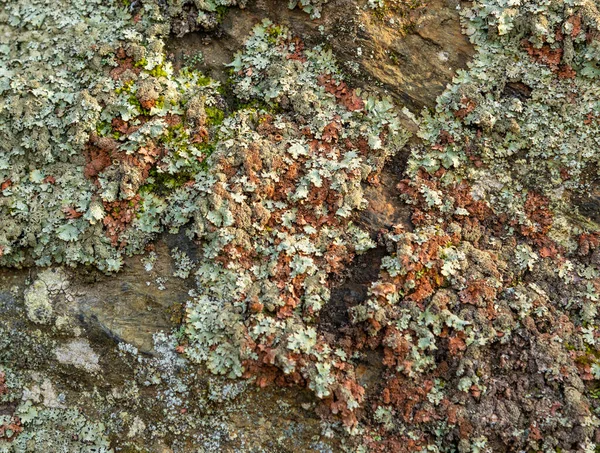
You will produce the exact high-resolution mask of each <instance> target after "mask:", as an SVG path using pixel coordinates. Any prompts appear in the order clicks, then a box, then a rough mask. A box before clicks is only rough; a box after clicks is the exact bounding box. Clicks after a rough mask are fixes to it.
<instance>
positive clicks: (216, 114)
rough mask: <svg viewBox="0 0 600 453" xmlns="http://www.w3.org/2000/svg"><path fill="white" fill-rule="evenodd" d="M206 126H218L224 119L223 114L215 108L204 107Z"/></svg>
mask: <svg viewBox="0 0 600 453" xmlns="http://www.w3.org/2000/svg"><path fill="white" fill-rule="evenodd" d="M205 111H206V119H207V124H208V125H210V126H218V125H220V124H221V123H223V120H224V119H225V112H224V111H223V110H221V109H219V108H217V107H206V108H205Z"/></svg>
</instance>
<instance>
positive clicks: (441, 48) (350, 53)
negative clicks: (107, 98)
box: [168, 0, 474, 112]
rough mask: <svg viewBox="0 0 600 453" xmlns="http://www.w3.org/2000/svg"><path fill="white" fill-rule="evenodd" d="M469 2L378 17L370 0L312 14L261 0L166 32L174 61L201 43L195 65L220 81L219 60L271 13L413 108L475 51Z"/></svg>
mask: <svg viewBox="0 0 600 453" xmlns="http://www.w3.org/2000/svg"><path fill="white" fill-rule="evenodd" d="M466 3H467V2H460V1H458V0H433V1H429V2H427V4H426V5H425V3H422V4H419V6H416V7H414V9H413V10H410V9H409V7H406V9H407V12H408V13H409V14H407V16H409V17H408V18H406V19H405V18H400V17H401V16H400V15H390V16H384V17H382V16H381V14H378V12H377V11H376V10H373V9H371V8H369V7H368V6H367V0H360V1H355V0H332V1H330V2H329V3H327V4H326V5H325V6H324V7H323V11H322V14H321V18H319V19H316V20H310V19H309V18H308V16H307V15H306V14H305V13H303V12H302V11H299V10H298V9H294V10H290V9H289V8H288V7H287V2H285V1H280V0H258V1H255V2H250V4H249V5H248V6H247V7H246V8H244V9H231V10H229V12H228V13H227V14H226V15H225V17H224V19H223V23H222V24H221V27H220V28H219V30H218V31H217V32H212V33H193V34H187V35H185V36H183V37H181V38H173V39H171V41H170V43H169V45H168V52H170V53H172V54H173V57H174V60H175V66H176V67H178V66H181V65H182V64H183V63H184V56H185V55H193V54H195V53H196V52H198V51H201V52H202V54H203V55H204V61H203V62H202V63H201V64H199V65H198V67H199V68H200V69H202V70H203V71H205V72H206V73H207V75H210V76H211V77H213V78H215V79H217V80H221V81H222V82H225V81H226V79H227V72H226V70H225V67H224V65H225V64H228V63H230V62H231V61H232V60H233V55H234V53H235V52H236V51H238V50H239V49H240V48H241V47H242V45H243V42H244V40H245V39H246V37H247V36H248V34H249V32H250V30H251V29H252V28H253V27H254V25H256V24H257V23H259V22H260V21H262V20H263V19H265V18H268V19H270V20H271V21H273V22H274V23H276V24H281V25H285V26H287V27H289V28H290V29H291V30H292V31H293V32H294V33H295V34H296V35H297V36H299V37H301V38H302V40H303V41H304V42H305V43H306V44H307V45H316V44H321V43H325V44H326V45H328V46H330V47H331V49H332V51H333V53H334V54H335V55H336V57H337V59H338V61H340V62H344V66H345V70H346V71H347V72H348V75H349V76H350V80H351V82H352V84H353V85H354V86H360V87H363V88H368V89H378V90H385V91H387V92H389V94H391V95H392V96H393V97H395V98H396V100H397V101H398V102H399V103H400V104H402V105H404V106H406V107H408V108H409V109H410V110H412V111H414V112H417V111H420V110H421V108H423V107H424V106H428V107H432V106H433V105H434V104H435V99H436V97H437V96H438V95H440V94H441V93H442V91H443V90H444V88H445V87H446V85H447V84H448V83H449V82H450V81H451V80H452V77H453V76H454V74H455V73H456V70H457V69H460V68H465V67H466V65H467V62H468V61H469V59H470V57H471V56H472V55H473V54H474V49H473V46H472V45H471V44H470V43H469V42H468V39H467V38H466V37H465V36H464V35H462V34H461V28H460V22H459V11H460V7H461V5H462V4H466ZM393 18H395V21H394V19H393ZM390 19H392V21H390Z"/></svg>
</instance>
